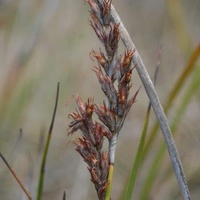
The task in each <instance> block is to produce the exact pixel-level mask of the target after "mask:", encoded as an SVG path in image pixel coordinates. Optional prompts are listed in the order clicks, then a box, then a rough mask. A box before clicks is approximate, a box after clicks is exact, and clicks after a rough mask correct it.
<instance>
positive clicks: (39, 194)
mask: <svg viewBox="0 0 200 200" xmlns="http://www.w3.org/2000/svg"><path fill="white" fill-rule="evenodd" d="M58 96H59V83H58V85H57V93H56V102H55V107H54V111H53V117H52V121H51V124H50V127H49V132H48V137H47V141H46V144H45V147H44V152H43V156H42V163H41V168H40V175H39V183H38V190H37V200H41V199H42V192H43V185H44V176H45V166H46V158H47V154H48V149H49V144H50V141H51V135H52V130H53V125H54V121H55V115H56V110H57V105H58Z"/></svg>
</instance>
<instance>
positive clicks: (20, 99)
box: [0, 0, 200, 200]
mask: <svg viewBox="0 0 200 200" xmlns="http://www.w3.org/2000/svg"><path fill="white" fill-rule="evenodd" d="M113 4H114V6H115V8H116V9H117V11H118V13H119V14H120V16H121V18H122V20H123V22H124V24H125V26H126V27H127V29H128V31H129V33H130V35H131V37H132V39H133V41H134V42H135V44H136V47H137V49H138V51H139V52H140V54H141V56H142V58H143V60H144V62H145V65H146V66H147V70H148V72H149V73H150V75H151V77H153V74H154V72H155V68H156V65H157V61H158V55H159V51H160V47H161V46H162V53H161V64H160V69H159V73H158V79H157V85H156V88H157V91H158V94H159V96H160V98H161V102H162V103H163V105H165V104H166V101H167V99H168V97H169V93H170V91H171V90H172V88H173V87H174V84H175V83H176V80H177V79H178V78H179V77H180V75H181V73H182V72H183V70H184V69H185V67H186V66H187V65H190V66H191V68H192V66H194V67H193V69H192V70H191V72H190V73H189V74H188V75H187V77H186V81H185V83H184V84H183V88H182V90H181V92H180V93H179V94H178V93H177V94H178V96H177V98H176V100H175V101H174V103H173V104H172V105H171V107H170V110H169V112H168V119H169V122H170V123H171V124H173V123H175V126H176V127H175V128H174V129H175V131H174V132H175V133H176V136H175V141H176V143H177V147H178V150H179V153H180V155H181V159H182V161H183V167H184V169H185V173H186V177H187V180H188V183H189V188H190V191H191V196H192V199H198V197H199V195H200V188H199V185H200V175H199V168H200V160H199V152H200V134H199V132H200V125H199V121H200V88H199V87H198V86H199V83H200V63H199V59H197V60H196V62H195V63H194V64H191V63H189V64H188V62H189V60H191V56H192V53H193V52H194V51H195V49H196V48H197V47H198V45H199V42H200V34H199V33H200V23H199V21H200V20H199V19H200V12H199V9H200V2H199V1H198V0H192V1H186V0H182V1H181V0H177V1H173V0H163V1H160V0H150V1H144V0H140V1H139V0H135V1H131V0H124V1H120V0H115V1H114V0H113ZM87 11H88V7H87V6H86V4H84V1H69V0H57V1H54V0H43V1H39V0H35V1H31V0H17V1H16V0H1V1H0V70H1V71H0V72H1V73H0V151H1V152H2V153H3V154H4V155H5V156H6V157H7V159H8V161H9V162H10V164H11V165H12V166H13V168H14V170H15V171H16V172H17V174H18V176H19V177H20V179H21V180H22V182H23V183H25V185H26V187H27V188H28V189H29V190H30V193H31V195H32V197H33V199H35V198H36V190H37V184H38V175H39V169H40V163H41V156H42V152H43V148H44V141H45V140H46V137H47V132H48V127H49V124H50V122H51V116H52V112H53V106H54V102H55V94H56V85H57V82H58V81H59V82H60V97H59V103H58V112H57V116H56V119H55V125H54V131H53V135H52V140H51V143H50V149H49V154H48V157H47V167H46V177H45V187H44V195H43V199H44V200H45V199H61V198H62V195H63V191H64V190H65V191H66V195H67V199H71V200H75V199H77V200H78V199H95V198H96V193H95V191H94V188H93V185H92V184H91V183H90V181H89V173H88V172H87V168H86V165H85V163H83V161H82V159H81V158H80V156H79V155H78V154H77V153H76V152H75V151H74V150H73V145H72V144H71V143H69V141H71V140H73V137H66V130H67V123H68V122H67V121H68V119H67V114H68V113H69V112H71V111H72V110H73V109H74V107H75V104H74V102H73V101H72V100H71V96H72V95H73V94H77V93H78V94H80V95H81V96H82V97H83V98H84V100H85V99H86V98H87V97H88V96H94V97H95V101H96V102H101V101H102V99H103V98H104V97H103V94H102V93H101V92H100V91H101V90H100V88H99V85H98V82H97V80H96V77H95V75H94V73H93V72H92V71H91V68H92V66H93V65H94V63H93V62H92V61H91V60H90V58H89V53H90V51H91V50H92V49H98V48H99V46H100V43H99V42H98V40H97V39H96V36H95V34H94V32H93V31H92V29H91V28H90V27H89V23H88V19H89V14H88V12H87ZM199 51H200V50H199ZM133 83H134V85H133V93H134V92H135V91H136V90H137V89H138V88H139V87H140V86H141V85H142V83H141V82H140V80H139V78H138V75H137V72H136V71H134V75H133ZM67 104H68V105H67ZM66 105H67V106H66ZM147 105H148V98H147V96H146V94H145V91H144V89H143V88H141V90H140V93H139V95H138V97H137V102H136V103H135V104H134V106H133V109H132V110H131V112H130V114H129V115H128V119H127V120H126V122H125V125H124V127H123V129H122V134H121V135H120V139H119V144H118V147H117V154H116V155H117V158H116V164H115V175H114V185H113V191H112V193H113V199H116V200H117V199H120V195H121V193H122V191H123V188H124V185H125V183H126V181H127V177H128V175H129V172H130V169H131V165H132V162H133V157H134V155H135V152H136V149H137V146H138V143H139V140H140V136H141V132H142V128H143V123H144V119H145V114H146V110H147ZM178 114H179V115H178ZM154 122H155V117H154V114H153V112H152V115H151V120H150V127H149V130H151V127H152V126H153V124H154ZM20 129H22V131H21V130H20ZM149 132H150V131H149ZM162 140H163V138H162V136H161V134H160V133H159V134H158V135H157V136H156V140H155V141H154V143H153V145H152V146H151V148H150V150H148V157H147V158H146V160H145V162H144V165H142V168H141V171H140V174H139V176H138V179H137V182H136V184H135V190H134V197H133V199H138V198H139V197H141V193H142V191H143V188H144V184H145V183H146V177H147V175H148V174H149V169H150V167H151V165H152V163H153V160H154V156H155V154H156V153H157V152H158V151H159V146H160V143H161V141H162ZM155 169H156V176H155V178H153V181H152V182H151V186H152V187H151V190H150V193H149V194H148V197H147V199H155V200H156V199H164V200H165V199H166V200H168V199H170V200H171V199H180V197H179V193H178V192H177V191H178V186H177V183H176V180H175V177H174V175H173V173H172V170H171V166H170V161H169V158H168V155H167V154H164V160H163V161H162V165H161V166H159V167H158V168H155ZM0 180H1V181H0V199H4V200H7V199H8V200H9V199H13V198H15V199H26V197H25V195H24V194H23V192H22V190H21V189H20V188H19V186H18V184H17V183H16V181H15V180H14V178H13V177H12V176H11V174H10V173H9V172H8V169H7V168H6V166H5V165H4V163H3V162H2V161H0ZM77 191H78V192H77Z"/></svg>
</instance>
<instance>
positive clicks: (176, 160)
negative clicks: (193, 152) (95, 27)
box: [111, 5, 190, 200]
mask: <svg viewBox="0 0 200 200" xmlns="http://www.w3.org/2000/svg"><path fill="white" fill-rule="evenodd" d="M111 16H112V21H113V23H114V24H119V30H120V34H121V39H122V41H123V43H124V45H125V46H126V48H127V49H135V50H136V51H135V53H134V55H133V59H132V61H133V63H134V64H135V65H136V70H137V72H138V74H139V76H140V79H141V81H142V83H143V85H144V88H145V90H146V93H147V95H148V97H149V99H150V102H151V105H152V107H153V109H154V113H155V115H156V117H157V120H158V122H159V125H160V128H161V131H162V133H163V137H164V139H165V143H166V146H167V149H168V153H169V156H170V159H171V163H172V166H173V169H174V173H175V175H176V178H177V182H178V184H179V187H180V190H181V194H182V197H183V199H184V200H190V193H189V189H188V186H187V182H186V179H185V175H184V171H183V167H182V164H181V160H180V157H179V154H178V151H177V149H176V145H175V142H174V139H173V136H172V133H171V130H170V128H169V125H168V122H167V119H166V116H165V114H164V111H163V108H162V105H161V103H160V100H159V97H158V95H157V93H156V90H155V88H154V85H153V83H152V81H151V79H150V77H149V74H148V72H147V70H146V67H145V65H144V63H143V61H142V59H141V57H140V55H139V53H138V51H137V49H136V47H135V45H134V43H133V41H132V40H131V38H130V36H129V33H128V32H127V30H126V28H125V27H124V25H123V23H122V21H121V19H120V17H119V15H118V14H117V12H116V10H115V8H114V7H113V6H112V5H111Z"/></svg>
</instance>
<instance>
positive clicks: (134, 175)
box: [122, 109, 150, 200]
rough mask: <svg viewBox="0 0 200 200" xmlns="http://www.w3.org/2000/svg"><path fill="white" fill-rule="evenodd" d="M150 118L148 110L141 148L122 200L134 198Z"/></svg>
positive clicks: (138, 150) (139, 147)
mask: <svg viewBox="0 0 200 200" xmlns="http://www.w3.org/2000/svg"><path fill="white" fill-rule="evenodd" d="M149 117H150V109H148V112H147V114H146V118H145V123H144V127H143V131H142V136H141V139H140V143H139V146H138V149H137V153H136V157H135V160H134V163H133V167H132V169H131V172H130V176H129V181H128V184H127V186H126V190H125V194H124V197H123V198H122V199H126V200H130V199H131V197H132V194H133V189H134V185H135V181H136V178H137V174H138V171H139V167H140V164H141V160H142V153H143V149H144V144H145V139H146V134H147V128H148V124H149Z"/></svg>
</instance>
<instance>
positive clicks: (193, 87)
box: [140, 66, 200, 200]
mask: <svg viewBox="0 0 200 200" xmlns="http://www.w3.org/2000/svg"><path fill="white" fill-rule="evenodd" d="M199 81H200V66H198V68H196V70H195V72H194V76H193V78H192V80H191V83H190V85H189V86H188V88H187V90H186V92H185V95H184V97H183V101H182V102H181V104H180V106H179V108H178V110H177V113H176V115H175V118H174V119H173V123H172V125H171V130H172V132H174V133H175V130H176V128H177V126H178V124H179V122H180V119H181V117H182V116H183V113H184V111H185V110H186V108H187V106H188V104H189V102H190V100H191V98H192V96H193V95H194V94H195V93H196V91H197V89H198V88H199ZM165 153H166V148H165V145H164V143H163V142H162V144H161V145H160V147H159V150H158V153H157V154H156V155H155V157H154V160H153V163H152V166H151V168H150V170H149V172H148V176H147V178H146V181H145V183H144V187H143V189H142V192H141V195H140V200H145V199H147V198H148V196H149V193H150V191H151V188H152V187H153V182H154V180H155V178H156V174H157V172H158V171H159V169H160V168H161V165H162V161H163V159H164V154H165Z"/></svg>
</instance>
